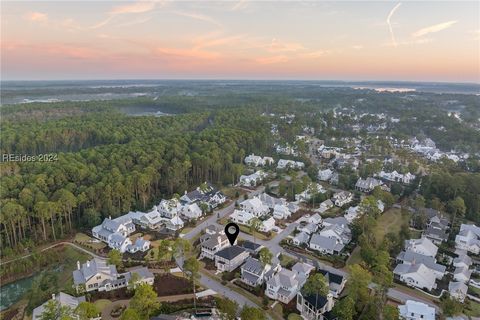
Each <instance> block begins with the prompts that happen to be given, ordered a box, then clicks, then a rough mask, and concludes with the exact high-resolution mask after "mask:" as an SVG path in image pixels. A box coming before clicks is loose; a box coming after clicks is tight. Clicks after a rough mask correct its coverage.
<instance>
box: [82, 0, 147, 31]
mask: <svg viewBox="0 0 480 320" xmlns="http://www.w3.org/2000/svg"><path fill="white" fill-rule="evenodd" d="M155 5H156V2H154V1H148V2H135V3H131V4H125V5H121V6H116V7H114V8H112V9H111V10H110V11H109V12H108V17H107V18H106V19H105V20H103V21H100V22H99V23H97V24H95V25H93V26H91V27H90V29H98V28H101V27H103V26H105V25H107V24H109V23H110V22H111V21H112V20H113V19H114V18H115V17H117V16H120V15H124V14H131V13H145V12H150V11H152V10H153V9H155Z"/></svg>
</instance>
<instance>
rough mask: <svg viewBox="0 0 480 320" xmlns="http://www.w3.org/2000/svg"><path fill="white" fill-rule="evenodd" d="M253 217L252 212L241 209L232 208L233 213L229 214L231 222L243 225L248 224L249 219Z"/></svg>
mask: <svg viewBox="0 0 480 320" xmlns="http://www.w3.org/2000/svg"><path fill="white" fill-rule="evenodd" d="M253 218H255V216H254V215H253V214H251V213H250V212H246V211H243V210H236V209H235V210H234V211H233V213H232V214H231V215H230V220H232V222H235V223H238V224H243V225H246V226H248V225H250V221H251V220H252V219H253Z"/></svg>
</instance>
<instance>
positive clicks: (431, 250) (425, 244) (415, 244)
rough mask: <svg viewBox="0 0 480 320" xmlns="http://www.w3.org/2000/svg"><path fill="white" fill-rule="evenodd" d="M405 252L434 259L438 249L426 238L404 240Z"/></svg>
mask: <svg viewBox="0 0 480 320" xmlns="http://www.w3.org/2000/svg"><path fill="white" fill-rule="evenodd" d="M405 250H406V251H408V250H410V251H413V252H416V253H420V254H423V255H425V256H429V257H434V258H435V256H436V255H437V251H438V247H437V246H436V245H434V244H433V242H432V241H431V240H429V239H427V238H420V239H410V240H405Z"/></svg>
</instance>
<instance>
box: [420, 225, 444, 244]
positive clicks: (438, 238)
mask: <svg viewBox="0 0 480 320" xmlns="http://www.w3.org/2000/svg"><path fill="white" fill-rule="evenodd" d="M422 237H425V238H427V239H429V240H430V241H432V242H433V243H434V244H438V245H440V244H441V243H442V242H444V241H447V240H448V234H447V233H446V232H445V230H442V229H437V228H434V227H432V226H428V227H427V229H426V230H425V231H423V233H422Z"/></svg>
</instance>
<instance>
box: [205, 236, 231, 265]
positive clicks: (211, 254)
mask: <svg viewBox="0 0 480 320" xmlns="http://www.w3.org/2000/svg"><path fill="white" fill-rule="evenodd" d="M229 245H230V242H229V241H228V238H227V236H226V235H225V234H220V233H217V234H213V235H210V234H208V236H207V237H204V238H203V241H201V244H200V247H201V252H200V259H202V258H207V259H210V260H214V259H215V254H216V253H217V252H219V251H220V250H222V249H224V248H226V247H228V246H229Z"/></svg>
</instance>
